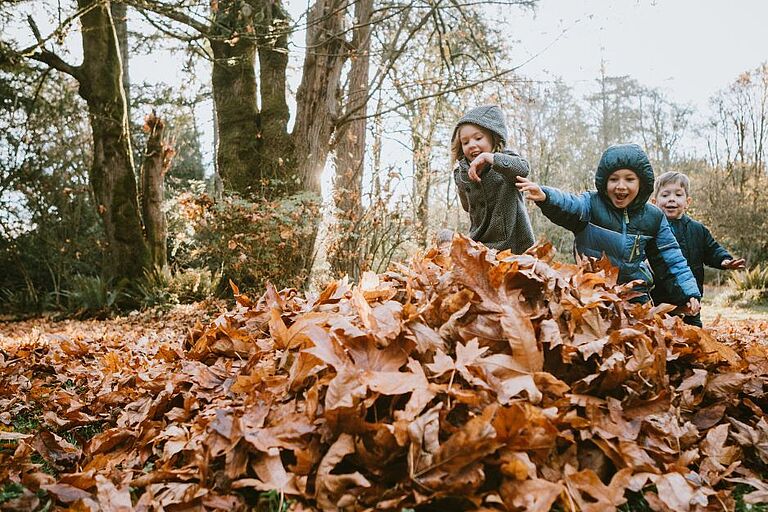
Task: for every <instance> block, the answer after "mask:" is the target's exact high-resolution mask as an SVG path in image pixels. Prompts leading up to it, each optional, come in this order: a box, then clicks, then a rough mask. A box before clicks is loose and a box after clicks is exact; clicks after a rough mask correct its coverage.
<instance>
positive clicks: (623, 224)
mask: <svg viewBox="0 0 768 512" xmlns="http://www.w3.org/2000/svg"><path fill="white" fill-rule="evenodd" d="M628 225H629V214H628V213H627V209H626V208H624V217H623V218H622V222H621V238H622V240H626V239H627V226H628ZM633 250H634V249H633ZM621 253H622V256H623V255H624V248H623V247H622V250H621ZM631 260H632V256H631V255H630V257H629V260H627V261H631Z"/></svg>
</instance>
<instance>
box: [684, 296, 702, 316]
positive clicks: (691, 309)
mask: <svg viewBox="0 0 768 512" xmlns="http://www.w3.org/2000/svg"><path fill="white" fill-rule="evenodd" d="M699 311H701V302H699V299H697V298H696V297H691V298H690V299H688V302H687V303H686V304H685V306H684V307H683V312H684V313H685V314H686V315H688V316H695V315H697V314H698V313H699Z"/></svg>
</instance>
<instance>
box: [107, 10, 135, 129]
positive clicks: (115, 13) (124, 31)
mask: <svg viewBox="0 0 768 512" xmlns="http://www.w3.org/2000/svg"><path fill="white" fill-rule="evenodd" d="M109 7H110V10H111V13H112V22H113V23H114V24H115V34H117V43H118V44H119V45H120V62H121V63H122V64H123V91H124V93H125V104H126V106H127V107H126V108H127V116H128V121H129V123H130V119H131V75H130V73H129V62H130V61H129V60H128V6H127V5H126V4H124V3H111V4H110V5H109Z"/></svg>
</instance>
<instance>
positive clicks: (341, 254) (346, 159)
mask: <svg viewBox="0 0 768 512" xmlns="http://www.w3.org/2000/svg"><path fill="white" fill-rule="evenodd" d="M372 13H373V0H358V2H357V3H356V4H355V21H356V27H355V28H354V29H353V33H352V50H351V55H350V59H351V61H352V64H351V67H350V70H349V76H348V84H349V85H348V91H347V96H346V97H347V102H346V103H347V109H346V113H347V114H348V116H349V117H351V118H353V119H354V120H353V121H350V122H348V123H346V124H344V125H342V126H341V127H339V129H338V131H337V132H336V136H335V138H336V141H337V142H336V148H335V156H336V177H335V180H334V187H333V200H334V204H335V205H336V221H337V229H336V233H335V236H336V237H337V239H338V240H339V241H340V242H341V241H345V240H348V239H350V238H352V237H354V236H356V229H355V228H356V226H357V225H358V223H359V222H360V219H361V218H362V216H363V202H362V196H363V170H364V164H365V148H366V143H365V142H366V119H365V117H364V116H365V114H366V105H367V104H368V96H369V93H370V82H369V80H368V72H369V69H370V47H371V25H370V21H371V15H372ZM358 117H359V118H358ZM355 118H357V119H355ZM355 245H356V244H349V243H340V244H335V246H334V247H335V250H334V253H333V254H332V255H331V256H330V257H329V261H330V263H331V269H332V271H333V272H334V273H336V274H349V275H352V274H354V271H355V269H356V268H359V266H360V265H359V262H356V261H354V260H357V259H358V258H359V257H360V254H359V251H357V250H353V247H354V246H355Z"/></svg>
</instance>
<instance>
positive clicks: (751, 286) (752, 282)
mask: <svg viewBox="0 0 768 512" xmlns="http://www.w3.org/2000/svg"><path fill="white" fill-rule="evenodd" d="M729 284H730V285H731V287H732V288H734V289H735V290H740V291H747V290H765V289H767V288H768V265H766V266H765V267H763V266H761V265H755V266H754V267H752V268H751V269H747V270H743V271H741V272H735V273H734V274H733V275H732V276H731V278H730V279H729Z"/></svg>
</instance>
